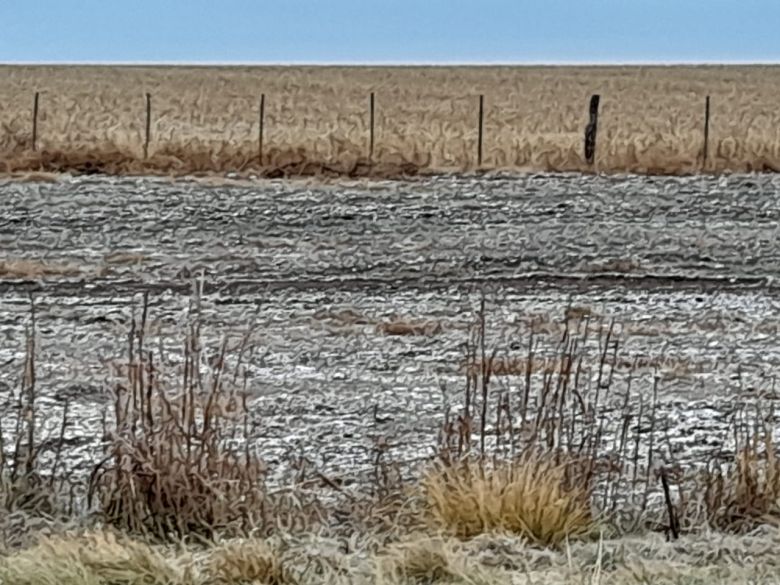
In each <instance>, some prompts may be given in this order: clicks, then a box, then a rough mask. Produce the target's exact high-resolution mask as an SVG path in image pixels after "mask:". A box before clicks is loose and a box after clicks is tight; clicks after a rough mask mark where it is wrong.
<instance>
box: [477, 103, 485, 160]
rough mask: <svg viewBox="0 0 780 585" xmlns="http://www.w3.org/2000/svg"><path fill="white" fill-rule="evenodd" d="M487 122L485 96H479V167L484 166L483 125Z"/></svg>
mask: <svg viewBox="0 0 780 585" xmlns="http://www.w3.org/2000/svg"><path fill="white" fill-rule="evenodd" d="M484 120H485V96H484V95H482V94H480V96H479V125H478V132H477V167H481V166H482V125H483V122H484Z"/></svg>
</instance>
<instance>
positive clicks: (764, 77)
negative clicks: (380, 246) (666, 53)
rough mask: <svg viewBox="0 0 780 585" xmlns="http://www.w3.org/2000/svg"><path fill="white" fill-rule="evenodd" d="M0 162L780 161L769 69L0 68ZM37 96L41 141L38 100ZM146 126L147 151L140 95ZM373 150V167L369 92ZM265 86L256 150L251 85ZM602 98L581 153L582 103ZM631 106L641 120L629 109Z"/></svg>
mask: <svg viewBox="0 0 780 585" xmlns="http://www.w3.org/2000/svg"><path fill="white" fill-rule="evenodd" d="M0 79H1V80H2V83H0V103H3V104H5V105H6V107H4V108H3V110H2V111H1V112H0V151H1V152H2V153H3V156H2V157H0V172H2V171H6V172H13V171H24V170H46V171H64V170H67V171H77V172H86V173H91V172H110V173H136V172H150V173H160V174H184V173H208V172H222V171H228V170H232V171H250V170H251V171H253V172H260V173H262V174H266V175H270V176H282V175H287V174H304V175H305V174H347V175H349V174H351V175H362V174H372V175H373V174H377V175H380V176H388V175H397V174H410V173H414V172H418V171H420V170H443V171H447V170H463V169H473V168H475V167H476V165H477V160H476V157H477V135H478V129H477V124H476V120H477V107H478V103H479V102H478V96H479V95H480V94H484V95H485V126H484V149H483V150H484V156H483V164H482V166H483V168H495V169H520V170H535V171H548V170H554V171H578V170H593V169H595V170H598V171H607V172H608V171H633V172H660V173H687V172H693V171H697V170H699V169H701V168H702V162H703V161H702V146H703V136H702V128H703V110H704V97H705V96H706V95H710V96H712V118H711V126H710V144H709V160H708V163H707V169H708V170H712V171H723V170H740V171H744V170H777V169H780V141H778V139H777V136H776V134H775V132H774V131H773V130H772V129H773V128H775V127H777V126H778V123H777V117H778V114H777V111H776V108H775V101H776V95H777V88H778V86H779V85H780V69H778V68H776V67H738V66H732V67H674V68H670V67H587V68H584V67H583V68H577V67H555V68H549V67H353V68H342V67H252V68H250V67H222V68H216V67H215V68H191V67H176V68H172V67H49V66H45V67H44V66H41V67H22V66H3V67H1V68H0ZM35 91H40V92H41V99H40V116H39V123H38V132H39V134H38V145H37V146H38V152H32V140H31V138H32V136H31V129H32V128H31V126H32V124H31V109H32V96H33V94H34V92H35ZM145 92H149V93H151V95H152V136H151V144H150V149H149V157H148V159H147V160H144V158H143V143H144V128H145V100H144V97H143V95H144V93H145ZM371 92H375V94H376V140H375V144H376V148H375V150H374V153H373V163H374V164H373V165H370V164H368V160H367V157H368V141H369V133H368V130H369V127H368V126H369V115H368V96H369V94H370V93H371ZM261 93H265V95H266V104H265V124H264V152H263V160H262V161H260V160H259V152H258V133H259V124H260V122H259V115H258V110H259V96H260V94H261ZM593 93H600V94H601V96H602V108H601V112H602V114H601V117H600V127H599V134H598V143H597V150H596V164H595V166H594V167H591V166H589V165H587V164H586V162H585V160H584V153H583V145H582V143H583V131H584V128H585V125H586V124H587V121H588V113H587V109H588V99H589V97H590V95H591V94H593ZM638 112H641V115H640V114H638Z"/></svg>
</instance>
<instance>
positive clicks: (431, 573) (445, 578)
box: [376, 535, 495, 583]
mask: <svg viewBox="0 0 780 585" xmlns="http://www.w3.org/2000/svg"><path fill="white" fill-rule="evenodd" d="M376 565H377V575H378V577H379V578H378V579H377V582H380V583H382V582H390V583H461V582H464V583H474V582H491V581H490V580H488V579H487V578H486V577H487V575H488V573H489V572H488V571H487V570H486V569H485V568H484V567H480V566H478V565H476V564H475V563H472V562H470V560H469V558H468V557H467V555H466V553H465V551H464V550H463V547H462V546H461V545H460V543H458V542H454V541H451V540H447V539H444V538H440V537H431V536H425V535H417V536H416V537H415V536H414V535H411V536H409V537H408V538H406V539H405V540H403V541H402V542H398V543H394V544H392V545H390V546H389V547H388V548H387V550H385V551H383V552H382V553H381V554H380V555H379V556H378V557H377V559H376ZM493 582H495V581H493Z"/></svg>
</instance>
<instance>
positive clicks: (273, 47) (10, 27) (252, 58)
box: [0, 0, 780, 63]
mask: <svg viewBox="0 0 780 585" xmlns="http://www.w3.org/2000/svg"><path fill="white" fill-rule="evenodd" d="M0 22H2V28H3V30H2V33H1V34H0V62H85V61H86V62H209V63H220V62H223V63H224V62H230V63H234V62H242V63H302V62H303V63H334V62H335V63H410V62H412V63H496V62H502V63H560V62H598V63H604V62H608V63H610V62H611V63H626V62H724V61H727V62H780V32H779V31H778V28H777V26H778V24H780V0H731V1H725V0H590V1H588V0H580V1H572V0H514V1H510V0H482V1H477V0H472V1H469V2H466V1H463V0H417V1H413V0H386V1H379V0H327V1H326V0H318V1H315V0H274V1H271V0H265V1H261V0H255V1H254V2H253V1H250V0H209V1H206V0H187V1H185V0H167V1H166V0H157V1H153V0H0Z"/></svg>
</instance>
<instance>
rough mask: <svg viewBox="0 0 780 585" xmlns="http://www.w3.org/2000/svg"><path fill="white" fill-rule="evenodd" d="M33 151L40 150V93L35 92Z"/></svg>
mask: <svg viewBox="0 0 780 585" xmlns="http://www.w3.org/2000/svg"><path fill="white" fill-rule="evenodd" d="M32 123H33V127H32V149H33V151H35V150H38V146H37V143H38V92H37V91H36V92H35V98H33V119H32Z"/></svg>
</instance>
